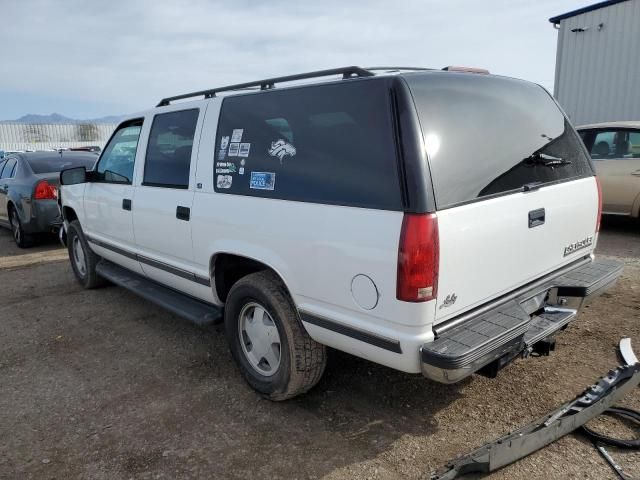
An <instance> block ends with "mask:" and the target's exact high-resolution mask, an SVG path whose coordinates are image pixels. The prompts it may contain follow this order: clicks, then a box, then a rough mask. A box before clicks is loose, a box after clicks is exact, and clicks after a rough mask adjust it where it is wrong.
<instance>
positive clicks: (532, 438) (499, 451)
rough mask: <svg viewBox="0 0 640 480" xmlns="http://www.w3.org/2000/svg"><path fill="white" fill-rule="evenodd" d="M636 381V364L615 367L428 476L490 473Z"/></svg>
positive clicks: (593, 413) (576, 423)
mask: <svg viewBox="0 0 640 480" xmlns="http://www.w3.org/2000/svg"><path fill="white" fill-rule="evenodd" d="M631 353H633V351H631ZM634 357H635V355H634ZM639 383H640V364H638V363H636V364H633V365H623V366H619V367H617V368H616V369H614V370H611V371H610V372H609V373H608V374H607V375H605V376H604V377H602V378H600V379H599V380H598V381H597V382H596V383H595V384H594V385H592V386H590V387H589V388H587V389H586V390H585V391H584V392H583V393H581V394H580V395H578V396H577V397H576V398H575V399H573V400H571V401H570V402H567V403H565V404H564V405H562V406H561V407H560V408H558V409H556V410H555V411H553V412H551V413H549V414H547V415H545V416H544V417H542V418H540V419H538V420H536V421H535V422H533V423H530V424H529V425H527V426H525V427H522V428H520V429H519V430H516V431H515V432H513V433H510V434H509V435H506V436H504V437H502V438H500V439H498V440H496V441H493V442H490V443H487V444H486V445H483V446H482V447H480V448H478V449H476V450H474V451H473V452H471V453H469V454H467V455H464V456H461V457H458V458H456V459H455V460H452V461H450V462H449V463H448V464H447V465H445V466H444V467H443V468H442V469H441V470H439V471H438V472H436V473H434V474H433V475H432V476H431V479H432V480H451V479H454V478H458V477H460V476H462V475H466V474H468V473H490V472H493V471H495V470H498V469H499V468H502V467H504V466H506V465H509V464H510V463H513V462H515V461H517V460H520V459H521V458H524V457H526V456H527V455H529V454H531V453H533V452H536V451H538V450H540V449H541V448H543V447H545V446H547V445H549V444H550V443H553V442H555V441H556V440H558V439H559V438H561V437H563V436H565V435H567V434H568V433H570V432H572V431H574V430H575V429H577V428H578V427H580V426H582V425H584V424H585V423H587V422H588V421H590V420H591V419H593V418H595V417H597V416H598V415H600V414H601V413H602V412H604V411H605V410H606V409H608V408H609V407H611V406H612V405H613V404H615V403H616V402H618V401H619V400H620V399H621V398H622V397H624V396H625V395H626V394H627V393H628V392H630V391H631V390H633V389H634V388H636V387H637V386H638V384H639Z"/></svg>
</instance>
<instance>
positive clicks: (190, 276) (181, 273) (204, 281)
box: [85, 235, 211, 287]
mask: <svg viewBox="0 0 640 480" xmlns="http://www.w3.org/2000/svg"><path fill="white" fill-rule="evenodd" d="M85 237H86V238H87V240H88V241H89V242H90V243H93V244H94V245H97V246H99V247H102V248H106V249H107V250H111V251H112V252H114V253H117V254H119V255H122V256H123V257H127V258H130V259H131V260H137V261H139V262H140V263H144V264H145V265H149V266H150V267H154V268H157V269H159V270H163V271H165V272H168V273H171V274H173V275H176V276H178V277H181V278H184V279H186V280H191V281H192V282H195V283H198V284H200V285H204V286H205V287H210V286H211V280H209V279H208V278H205V277H200V276H198V275H196V274H195V273H192V272H189V271H187V270H182V269H180V268H176V267H172V266H171V265H167V264H166V263H162V262H158V261H157V260H154V259H152V258H148V257H145V256H143V255H138V254H137V253H133V252H130V251H128V250H124V249H122V248H120V247H116V246H115V245H111V244H110V243H106V242H103V241H102V240H98V239H96V238H94V237H91V236H89V235H85Z"/></svg>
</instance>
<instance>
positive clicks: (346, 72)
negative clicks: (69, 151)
mask: <svg viewBox="0 0 640 480" xmlns="http://www.w3.org/2000/svg"><path fill="white" fill-rule="evenodd" d="M330 75H342V78H343V79H347V78H352V77H371V76H373V75H374V74H373V72H371V71H369V69H364V68H361V67H355V66H351V67H342V68H332V69H330V70H318V71H315V72H309V73H299V74H296V75H287V76H284V77H274V78H267V79H265V80H257V81H254V82H247V83H238V84H236V85H228V86H226V87H218V88H211V89H209V90H200V91H199V92H193V93H185V94H182V95H176V96H174V97H167V98H163V99H162V100H160V103H158V105H156V107H164V106H166V105H169V104H171V102H172V101H174V100H182V99H185V98H191V97H202V96H203V97H204V98H211V97H215V95H216V93H218V92H231V91H234V90H248V89H252V88H256V87H259V88H260V90H270V89H272V88H275V86H276V85H275V84H276V83H282V82H293V81H295V80H305V79H308V78H318V77H328V76H330Z"/></svg>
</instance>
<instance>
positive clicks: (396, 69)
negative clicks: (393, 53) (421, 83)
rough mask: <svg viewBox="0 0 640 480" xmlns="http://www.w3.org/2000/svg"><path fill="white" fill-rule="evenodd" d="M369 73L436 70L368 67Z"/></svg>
mask: <svg viewBox="0 0 640 480" xmlns="http://www.w3.org/2000/svg"><path fill="white" fill-rule="evenodd" d="M366 70H367V71H370V72H371V71H375V70H384V71H387V72H399V71H409V72H411V71H416V72H418V71H424V70H435V69H434V68H425V67H367V68H366Z"/></svg>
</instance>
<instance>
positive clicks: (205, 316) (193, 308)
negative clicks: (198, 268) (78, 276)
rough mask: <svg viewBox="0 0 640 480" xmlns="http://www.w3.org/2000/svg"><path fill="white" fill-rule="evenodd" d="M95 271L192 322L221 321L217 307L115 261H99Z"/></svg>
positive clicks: (220, 311) (201, 324)
mask: <svg viewBox="0 0 640 480" xmlns="http://www.w3.org/2000/svg"><path fill="white" fill-rule="evenodd" d="M96 273H97V274H98V275H100V276H101V277H104V278H106V279H107V280H109V281H110V282H112V283H115V284H116V285H118V286H120V287H123V288H126V289H127V290H129V291H131V292H133V293H135V294H136V295H139V296H141V297H142V298H144V299H146V300H149V301H150V302H153V303H155V304H156V305H159V306H160V307H162V308H164V309H166V310H169V311H170V312H171V313H175V314H176V315H178V316H180V317H182V318H184V319H186V320H189V321H190V322H193V323H195V324H196V325H200V326H205V325H211V324H214V323H220V322H221V321H222V309H221V308H220V307H216V306H215V305H212V304H210V303H206V302H203V301H201V300H197V299H195V298H193V297H190V296H188V295H184V294H182V293H179V292H177V291H175V290H172V289H170V288H167V287H165V286H163V285H160V284H159V283H157V282H154V281H153V280H149V279H148V278H145V277H143V276H142V275H138V274H137V273H133V272H131V271H129V270H127V269H125V268H122V267H120V266H118V265H116V264H115V263H112V262H109V261H106V260H101V261H100V262H99V263H98V265H96Z"/></svg>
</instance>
